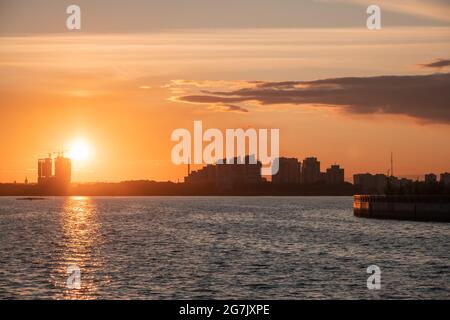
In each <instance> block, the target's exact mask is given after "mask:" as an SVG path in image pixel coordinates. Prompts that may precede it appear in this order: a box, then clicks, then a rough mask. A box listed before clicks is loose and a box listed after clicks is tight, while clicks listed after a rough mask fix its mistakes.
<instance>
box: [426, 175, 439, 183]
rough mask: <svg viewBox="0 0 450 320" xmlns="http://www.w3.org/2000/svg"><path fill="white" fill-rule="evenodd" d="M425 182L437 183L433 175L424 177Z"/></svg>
mask: <svg viewBox="0 0 450 320" xmlns="http://www.w3.org/2000/svg"><path fill="white" fill-rule="evenodd" d="M425 182H426V183H430V184H432V183H436V182H437V176H436V175H435V174H434V173H429V174H426V175H425Z"/></svg>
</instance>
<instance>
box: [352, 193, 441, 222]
mask: <svg viewBox="0 0 450 320" xmlns="http://www.w3.org/2000/svg"><path fill="white" fill-rule="evenodd" d="M353 213H354V215H355V216H357V217H363V218H374V219H395V220H413V221H435V222H450V195H383V196H371V195H355V196H354V200H353Z"/></svg>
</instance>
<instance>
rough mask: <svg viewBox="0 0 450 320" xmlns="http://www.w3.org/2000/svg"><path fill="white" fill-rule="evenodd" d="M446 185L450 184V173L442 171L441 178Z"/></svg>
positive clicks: (441, 181)
mask: <svg viewBox="0 0 450 320" xmlns="http://www.w3.org/2000/svg"><path fill="white" fill-rule="evenodd" d="M439 182H440V183H442V184H443V185H444V186H450V173H448V172H445V173H441V179H440V180H439Z"/></svg>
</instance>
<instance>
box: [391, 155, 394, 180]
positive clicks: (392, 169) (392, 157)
mask: <svg viewBox="0 0 450 320" xmlns="http://www.w3.org/2000/svg"><path fill="white" fill-rule="evenodd" d="M393 176H394V153H393V152H392V151H391V177H393Z"/></svg>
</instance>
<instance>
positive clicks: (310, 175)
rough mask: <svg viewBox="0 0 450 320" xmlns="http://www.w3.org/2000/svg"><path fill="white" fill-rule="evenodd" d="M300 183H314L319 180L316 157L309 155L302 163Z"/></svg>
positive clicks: (318, 167)
mask: <svg viewBox="0 0 450 320" xmlns="http://www.w3.org/2000/svg"><path fill="white" fill-rule="evenodd" d="M301 180H302V183H315V182H319V181H320V180H321V176H320V161H317V158H314V157H309V158H306V159H305V160H303V163H302V179H301Z"/></svg>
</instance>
